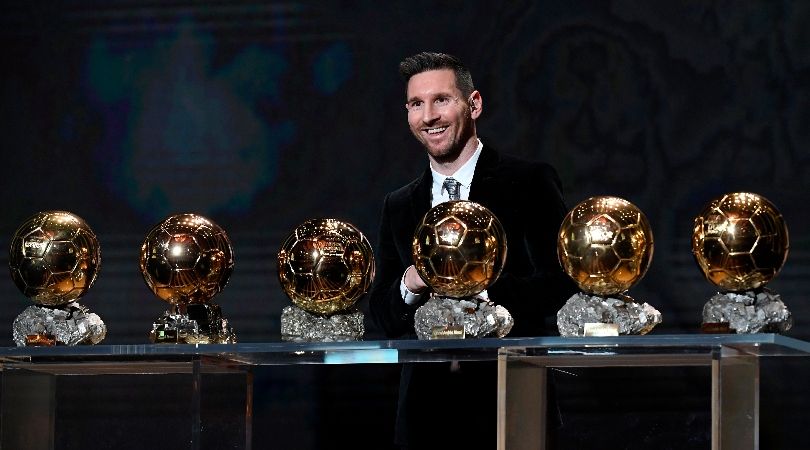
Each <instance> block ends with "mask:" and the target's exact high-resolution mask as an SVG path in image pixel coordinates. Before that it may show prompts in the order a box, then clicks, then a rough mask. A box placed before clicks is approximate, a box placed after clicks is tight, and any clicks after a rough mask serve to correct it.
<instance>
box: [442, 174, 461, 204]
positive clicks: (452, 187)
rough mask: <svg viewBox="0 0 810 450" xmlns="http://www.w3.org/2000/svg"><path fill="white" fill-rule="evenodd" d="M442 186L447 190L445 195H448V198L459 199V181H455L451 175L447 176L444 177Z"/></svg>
mask: <svg viewBox="0 0 810 450" xmlns="http://www.w3.org/2000/svg"><path fill="white" fill-rule="evenodd" d="M444 188H445V189H446V190H447V195H448V196H450V200H460V199H461V190H460V188H461V183H459V182H458V181H456V179H455V178H453V177H447V178H445V179H444Z"/></svg>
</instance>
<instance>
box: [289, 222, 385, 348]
mask: <svg viewBox="0 0 810 450" xmlns="http://www.w3.org/2000/svg"><path fill="white" fill-rule="evenodd" d="M277 270H278V280H279V283H280V284H281V287H282V289H283V290H284V292H285V293H286V294H287V296H288V297H289V298H290V300H292V303H293V305H292V306H287V307H285V308H284V310H283V311H282V315H281V336H282V339H284V340H290V341H347V340H360V339H361V338H362V337H363V333H364V332H365V330H364V325H363V313H362V312H361V311H359V310H358V309H357V308H356V306H355V304H356V302H357V301H358V300H359V299H360V297H362V296H363V294H365V293H366V291H367V290H368V288H369V287H370V286H371V282H372V280H373V278H374V252H373V250H372V247H371V244H370V243H369V241H368V239H366V237H365V235H363V233H362V232H361V231H360V230H359V229H358V228H357V227H355V226H354V225H352V224H350V223H348V222H344V221H340V220H337V219H330V218H326V219H310V220H307V221H305V222H304V223H302V224H300V225H299V226H297V227H295V229H294V230H293V231H292V232H291V233H290V234H289V235H288V236H287V238H286V239H285V240H284V242H283V243H282V245H281V249H280V250H279V251H278V266H277Z"/></svg>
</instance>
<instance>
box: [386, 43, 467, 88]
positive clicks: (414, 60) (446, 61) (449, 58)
mask: <svg viewBox="0 0 810 450" xmlns="http://www.w3.org/2000/svg"><path fill="white" fill-rule="evenodd" d="M440 69H450V70H452V71H453V72H454V73H455V74H456V87H458V89H459V90H460V91H461V93H462V94H463V95H464V96H465V97H469V96H470V94H472V93H473V91H474V90H475V86H473V81H472V75H470V71H469V70H468V69H467V67H465V66H464V64H462V63H461V61H460V60H459V59H458V58H456V57H455V56H453V55H448V54H446V53H435V52H422V53H417V54H415V55H413V56H409V57H407V58H405V59H403V60H402V62H400V63H399V74H400V75H402V78H403V79H404V80H405V82H406V83H407V82H408V80H410V79H411V77H412V76H414V75H416V74H419V73H422V72H427V71H428V70H440Z"/></svg>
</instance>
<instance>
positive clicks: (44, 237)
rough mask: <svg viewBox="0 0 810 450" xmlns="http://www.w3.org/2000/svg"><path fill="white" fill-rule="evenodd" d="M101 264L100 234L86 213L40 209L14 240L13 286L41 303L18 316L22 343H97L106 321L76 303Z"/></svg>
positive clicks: (15, 327)
mask: <svg viewBox="0 0 810 450" xmlns="http://www.w3.org/2000/svg"><path fill="white" fill-rule="evenodd" d="M100 268H101V247H100V245H99V243H98V239H97V238H96V234H95V233H94V232H93V230H92V229H91V228H90V226H89V225H88V224H87V222H85V221H84V220H83V219H82V218H81V217H79V216H77V215H75V214H73V213H71V212H67V211H45V212H40V213H37V214H35V215H33V216H31V217H30V218H28V220H26V221H25V222H23V223H22V224H21V225H20V226H19V228H17V231H16V232H15V233H14V236H13V237H12V239H11V246H10V249H9V269H10V271H11V278H12V279H13V280H14V284H15V285H17V287H18V288H19V289H20V291H21V292H22V293H23V295H25V296H26V297H28V298H30V299H31V300H32V301H33V302H34V303H36V304H37V305H38V306H29V307H28V308H27V309H26V310H25V311H23V312H22V313H21V314H20V315H19V316H17V318H16V319H15V320H14V324H13V337H14V342H15V343H16V344H17V345H18V346H26V345H28V346H50V345H77V344H97V343H99V342H101V341H102V340H103V339H104V337H105V336H106V333H107V328H106V326H105V325H104V322H103V321H102V320H101V318H99V316H98V315H96V314H94V313H91V312H90V311H89V310H88V309H87V308H86V307H84V306H82V305H80V304H79V303H78V302H77V301H78V300H79V299H80V298H81V297H82V296H83V295H84V294H85V293H87V291H88V290H89V289H90V287H91V286H92V285H93V282H94V281H95V280H96V277H97V276H98V272H99V269H100Z"/></svg>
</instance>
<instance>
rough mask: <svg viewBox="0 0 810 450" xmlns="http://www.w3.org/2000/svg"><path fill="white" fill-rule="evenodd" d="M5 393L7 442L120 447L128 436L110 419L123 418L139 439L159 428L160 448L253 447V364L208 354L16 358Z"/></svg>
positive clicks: (37, 449)
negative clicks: (173, 358) (172, 358)
mask: <svg viewBox="0 0 810 450" xmlns="http://www.w3.org/2000/svg"><path fill="white" fill-rule="evenodd" d="M0 395H2V397H1V401H0V424H2V435H1V436H0V448H3V449H26V450H50V449H58V450H62V449H75V448H112V447H113V446H114V443H115V442H116V441H115V439H120V436H114V437H110V436H107V433H109V430H108V429H106V428H107V427H105V424H110V423H113V422H116V421H126V422H127V423H128V424H129V426H128V427H126V428H128V429H129V430H131V432H132V439H133V441H135V442H137V440H138V439H142V438H143V436H144V433H151V434H152V435H153V437H151V438H150V439H151V440H152V442H153V444H154V447H153V448H176V449H178V448H179V449H184V448H188V449H192V450H202V449H219V448H234V449H246V450H248V449H250V448H251V434H252V416H253V414H252V409H253V405H252V401H253V377H252V371H251V369H250V366H239V367H238V368H233V367H227V366H222V365H221V364H220V361H219V360H210V359H208V358H191V359H190V360H189V361H184V362H144V361H141V362H128V363H123V362H110V363H80V364H76V363H68V362H65V363H47V364H45V363H35V364H10V365H5V367H4V368H3V372H2V393H1V394H0ZM116 413H122V414H121V416H122V417H115V416H116ZM155 435H157V436H155ZM106 439H111V440H110V441H109V442H107V441H106Z"/></svg>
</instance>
